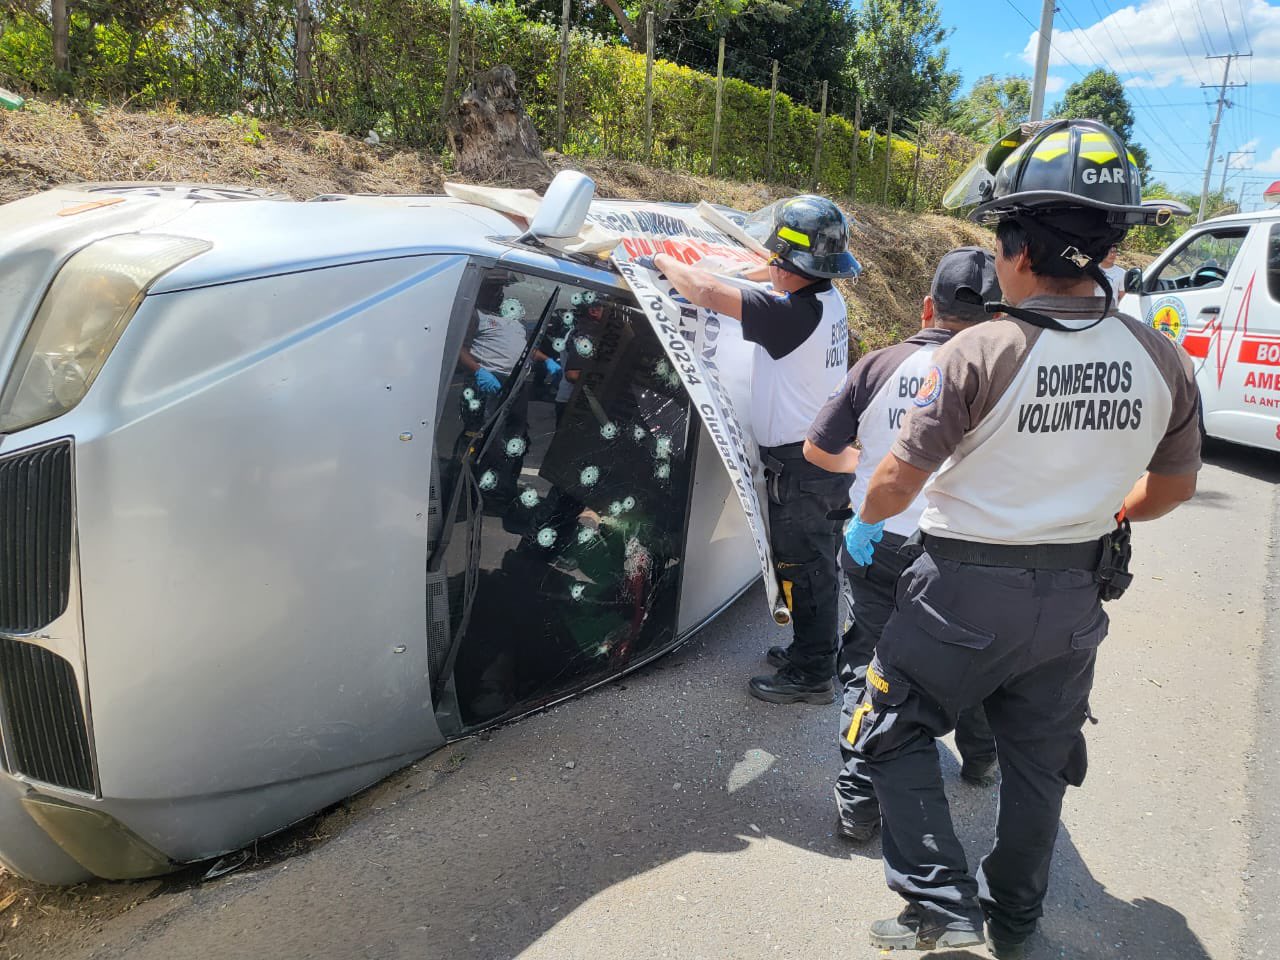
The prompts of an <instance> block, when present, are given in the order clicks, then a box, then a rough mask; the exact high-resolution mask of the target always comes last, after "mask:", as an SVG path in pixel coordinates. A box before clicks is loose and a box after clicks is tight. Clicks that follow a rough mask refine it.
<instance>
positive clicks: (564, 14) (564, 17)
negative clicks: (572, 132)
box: [556, 0, 569, 153]
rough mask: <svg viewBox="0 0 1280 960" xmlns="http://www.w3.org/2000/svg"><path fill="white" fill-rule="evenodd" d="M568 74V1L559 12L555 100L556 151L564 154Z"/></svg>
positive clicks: (565, 0)
mask: <svg viewBox="0 0 1280 960" xmlns="http://www.w3.org/2000/svg"><path fill="white" fill-rule="evenodd" d="M568 73H569V0H564V4H563V6H562V7H561V12H560V92H559V96H558V98H557V100H556V149H557V150H558V151H560V152H561V153H564V85H565V78H566V77H567V76H568Z"/></svg>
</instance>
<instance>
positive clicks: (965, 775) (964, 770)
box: [960, 757, 999, 787]
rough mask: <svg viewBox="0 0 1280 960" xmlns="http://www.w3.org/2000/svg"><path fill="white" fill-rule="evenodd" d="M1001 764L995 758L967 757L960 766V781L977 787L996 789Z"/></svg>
mask: <svg viewBox="0 0 1280 960" xmlns="http://www.w3.org/2000/svg"><path fill="white" fill-rule="evenodd" d="M998 769H999V763H998V762H997V761H996V758H995V757H991V758H989V759H983V758H980V757H973V758H969V757H966V758H965V759H964V761H963V762H962V763H961V764H960V779H961V780H963V781H964V782H965V783H968V784H972V785H973V786H975V787H994V786H995V785H996V771H997V770H998Z"/></svg>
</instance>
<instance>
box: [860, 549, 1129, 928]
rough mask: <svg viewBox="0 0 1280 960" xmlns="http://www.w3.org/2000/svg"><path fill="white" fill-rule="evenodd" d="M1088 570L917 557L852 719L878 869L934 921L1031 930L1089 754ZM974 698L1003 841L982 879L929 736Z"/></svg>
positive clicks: (1092, 616)
mask: <svg viewBox="0 0 1280 960" xmlns="http://www.w3.org/2000/svg"><path fill="white" fill-rule="evenodd" d="M1107 623H1108V621H1107V615H1106V613H1104V612H1103V610H1102V605H1101V602H1100V600H1099V596H1098V585H1097V584H1096V583H1095V582H1094V579H1093V574H1092V572H1091V571H1087V570H1025V569H1015V568H1008V567H988V566H977V565H973V564H965V563H957V562H954V561H949V560H944V559H940V558H933V557H931V556H930V555H929V553H927V552H926V553H925V554H923V555H922V556H921V557H920V558H919V559H918V560H916V561H915V562H914V563H913V564H912V565H911V567H910V568H909V569H908V570H907V572H906V573H905V575H904V576H903V578H902V579H901V580H900V581H899V584H898V605H897V610H896V611H895V613H894V614H893V615H892V616H891V617H890V618H889V622H888V623H887V624H886V626H885V630H884V635H883V636H882V637H881V639H880V643H879V645H878V646H877V648H876V656H875V659H874V660H873V662H872V665H871V669H873V670H875V671H876V674H877V679H878V680H879V681H880V682H878V683H877V682H876V681H875V680H873V681H872V682H870V683H869V684H868V687H867V691H866V695H865V696H864V697H863V700H862V703H861V704H859V706H858V709H857V711H856V712H855V715H854V724H855V730H854V741H855V743H854V749H855V750H856V751H857V753H858V754H859V755H860V756H861V758H862V759H863V761H864V762H865V763H866V769H867V771H868V773H869V774H870V777H871V781H872V783H873V784H874V786H875V792H876V796H877V797H878V798H879V800H880V808H881V816H882V820H881V822H882V827H883V836H884V838H883V851H884V861H885V876H886V878H887V880H888V883H889V886H890V888H891V889H893V890H895V891H897V892H898V893H899V894H901V895H902V896H903V897H904V898H905V899H906V900H907V901H908V902H909V903H911V904H913V905H915V907H916V909H917V910H919V911H921V912H923V914H924V919H925V920H926V923H928V924H929V925H933V924H938V925H941V926H946V927H949V928H952V929H977V928H978V927H979V926H980V925H981V924H982V922H983V920H984V918H985V919H986V921H987V923H988V925H989V929H991V930H992V931H993V932H994V933H995V934H996V936H998V937H1001V938H1003V939H1010V940H1016V939H1022V938H1024V937H1026V936H1027V935H1028V934H1030V933H1031V931H1032V930H1034V929H1035V925H1036V921H1037V920H1038V919H1039V917H1040V915H1041V913H1042V912H1043V911H1042V903H1043V901H1044V896H1045V892H1046V890H1047V889H1048V883H1049V862H1050V860H1051V858H1052V855H1053V843H1054V839H1055V838H1056V836H1057V832H1058V817H1059V814H1060V813H1061V809H1062V797H1063V794H1064V793H1065V792H1066V789H1067V786H1068V785H1069V784H1070V785H1075V786H1079V785H1080V784H1081V783H1082V782H1083V781H1084V776H1085V771H1086V768H1087V766H1088V763H1087V757H1086V752H1085V741H1084V735H1083V733H1082V732H1081V728H1082V727H1083V725H1084V721H1085V718H1086V717H1087V716H1088V712H1089V691H1090V689H1091V688H1092V686H1093V671H1094V661H1095V658H1096V655H1097V647H1098V644H1099V643H1101V642H1102V639H1103V638H1104V637H1105V636H1106V633H1107ZM979 703H983V704H985V705H986V711H987V719H988V720H989V721H990V723H991V729H992V731H993V732H994V734H995V740H996V745H997V748H998V752H999V758H1000V770H1001V775H1002V776H1001V783H1000V804H999V809H998V812H997V820H996V840H995V846H994V847H993V848H992V850H991V852H990V853H989V854H988V855H987V856H986V857H985V858H984V859H983V861H982V864H981V866H980V867H979V869H978V872H977V876H976V878H975V877H973V876H970V874H969V872H968V866H967V864H966V862H965V856H964V849H963V848H962V847H961V845H960V842H959V840H958V839H957V838H956V835H955V830H954V829H953V827H952V824H951V816H950V811H949V810H948V807H947V799H946V796H945V794H944V793H943V789H942V776H941V771H940V769H939V763H938V754H937V750H936V748H935V746H934V740H935V738H936V737H940V736H942V735H943V734H945V733H947V732H948V731H950V730H952V729H953V728H954V727H955V725H956V720H957V718H958V717H959V715H960V713H961V712H962V711H963V710H965V709H966V708H969V707H973V706H975V705H977V704H979Z"/></svg>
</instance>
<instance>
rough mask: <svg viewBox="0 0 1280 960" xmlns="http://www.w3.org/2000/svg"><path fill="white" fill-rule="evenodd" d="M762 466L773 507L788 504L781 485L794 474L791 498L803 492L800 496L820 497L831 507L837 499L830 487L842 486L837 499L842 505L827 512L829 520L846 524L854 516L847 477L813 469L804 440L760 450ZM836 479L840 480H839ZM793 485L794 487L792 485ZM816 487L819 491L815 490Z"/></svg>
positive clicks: (819, 468) (766, 489) (766, 490)
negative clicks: (805, 455) (806, 454)
mask: <svg viewBox="0 0 1280 960" xmlns="http://www.w3.org/2000/svg"><path fill="white" fill-rule="evenodd" d="M760 463H761V465H762V466H763V467H764V485H765V492H766V493H767V494H768V496H769V501H770V502H771V503H774V504H779V505H781V504H783V503H784V502H786V501H787V497H786V496H784V489H787V487H785V486H784V484H783V482H782V477H783V474H793V475H794V480H793V481H790V482H789V484H788V486H789V487H790V491H791V492H790V494H789V496H791V497H795V496H797V493H796V491H797V489H798V490H799V491H800V494H799V496H819V497H822V498H823V499H824V500H825V501H828V503H827V505H828V506H830V505H831V504H830V502H829V501H830V500H831V499H832V497H833V496H834V492H833V491H831V490H830V489H829V488H830V487H831V485H833V484H834V485H836V486H839V487H840V496H839V497H838V499H839V501H840V504H841V506H840V507H839V508H837V509H833V510H828V511H827V513H826V516H827V519H829V520H840V521H842V522H843V521H847V520H848V519H849V518H850V517H852V516H853V509H852V507H850V505H849V498H848V484H849V481H848V478H847V477H845V476H844V475H843V474H836V473H830V472H828V471H826V470H823V469H822V468H821V467H817V466H814V465H813V464H812V463H810V462H809V461H808V460H806V459H805V458H804V441H803V440H797V441H796V442H795V443H783V444H780V445H778V446H776V447H766V446H763V445H761V447H760ZM837 478H839V479H838V480H837ZM790 484H794V485H790ZM815 487H816V488H817V489H816V490H815V489H814V488H815Z"/></svg>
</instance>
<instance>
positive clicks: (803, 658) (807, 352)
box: [652, 196, 862, 703]
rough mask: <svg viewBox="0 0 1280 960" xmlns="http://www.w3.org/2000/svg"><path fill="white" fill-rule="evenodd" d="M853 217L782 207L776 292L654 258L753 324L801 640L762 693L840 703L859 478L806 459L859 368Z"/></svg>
mask: <svg viewBox="0 0 1280 960" xmlns="http://www.w3.org/2000/svg"><path fill="white" fill-rule="evenodd" d="M848 229H849V228H848V224H847V222H846V221H845V218H844V214H843V213H841V212H840V208H839V207H837V206H836V205H835V204H834V203H832V202H831V201H830V200H827V199H825V198H823V197H815V196H799V197H793V198H791V199H790V200H787V201H785V202H781V203H779V204H777V205H776V207H775V211H774V223H773V229H772V232H771V233H770V235H769V238H768V240H767V241H766V243H765V246H766V247H767V248H768V249H769V250H770V251H772V252H773V257H772V258H771V259H770V261H769V281H770V284H771V287H770V288H769V289H744V288H743V287H740V286H735V285H734V284H731V283H727V282H725V281H724V280H722V279H720V278H719V277H717V276H715V275H714V274H712V273H710V272H708V271H706V270H701V269H698V268H696V267H690V266H686V265H684V264H682V263H680V262H679V261H678V260H676V259H675V258H674V257H670V256H666V255H663V254H660V255H658V256H656V257H654V258H652V262H653V266H654V267H655V268H656V269H658V270H660V271H662V273H664V274H665V275H666V277H667V279H668V281H670V283H671V286H673V287H674V288H675V289H676V291H677V292H678V293H679V294H680V295H681V296H683V297H684V298H685V299H687V300H689V301H690V302H691V303H693V304H696V305H697V306H700V307H707V308H709V309H711V310H714V311H716V312H717V313H719V314H721V315H722V316H726V317H733V318H734V319H735V320H739V321H741V322H742V334H743V336H744V337H745V338H746V339H747V340H749V341H751V342H752V343H754V344H755V345H756V348H755V357H754V360H753V367H752V378H751V386H752V392H751V422H752V426H753V427H754V429H755V433H756V440H757V442H758V443H759V444H760V455H761V459H762V462H763V464H764V468H765V479H766V481H767V487H768V493H769V545H770V547H771V548H772V550H773V559H774V564H775V566H776V568H777V571H778V578H779V579H780V580H781V582H782V589H783V594H784V597H785V599H786V601H787V606H788V608H789V609H790V611H791V623H792V630H793V639H792V642H791V645H790V646H789V647H787V648H782V647H775V648H774V649H773V650H771V651H769V661H770V663H772V664H773V665H774V666H776V667H777V668H778V672H777V673H776V674H774V675H771V676H758V677H752V678H751V682H750V684H749V689H750V691H751V694H752V696H755V697H758V698H759V699H761V700H767V701H769V702H771V703H801V702H803V703H831V702H832V701H833V700H834V699H835V684H834V683H833V682H832V677H833V675H834V674H835V660H836V648H837V646H838V642H839V626H838V624H837V620H838V617H839V600H840V580H839V578H840V571H839V568H838V567H837V564H836V551H837V548H838V546H839V542H840V528H841V524H842V519H843V518H844V517H847V516H848V505H849V477H848V476H847V475H834V474H831V473H828V472H827V471H825V470H823V469H821V468H819V467H815V466H813V465H812V464H810V463H808V462H807V461H806V460H805V459H804V435H805V431H806V430H807V429H808V428H809V424H810V423H812V422H813V418H814V417H815V416H816V415H817V413H818V411H819V410H820V409H821V408H822V405H823V403H825V402H826V399H827V397H829V396H830V395H831V394H832V393H834V392H835V390H836V389H837V388H839V386H840V383H841V381H842V380H843V379H844V375H845V373H846V371H847V369H848V357H849V330H848V314H847V311H846V309H845V305H844V299H843V298H842V297H841V296H840V293H839V291H837V290H836V289H835V287H834V286H832V284H831V281H832V279H833V278H836V277H856V276H858V274H859V273H861V272H862V268H861V266H859V264H858V261H857V260H855V259H854V257H853V255H852V254H851V253H850V252H849V250H848Z"/></svg>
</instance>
